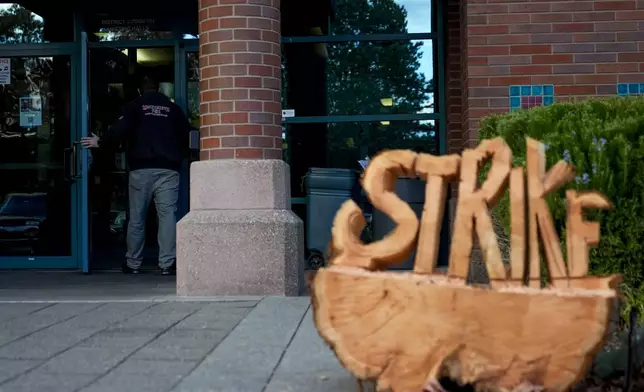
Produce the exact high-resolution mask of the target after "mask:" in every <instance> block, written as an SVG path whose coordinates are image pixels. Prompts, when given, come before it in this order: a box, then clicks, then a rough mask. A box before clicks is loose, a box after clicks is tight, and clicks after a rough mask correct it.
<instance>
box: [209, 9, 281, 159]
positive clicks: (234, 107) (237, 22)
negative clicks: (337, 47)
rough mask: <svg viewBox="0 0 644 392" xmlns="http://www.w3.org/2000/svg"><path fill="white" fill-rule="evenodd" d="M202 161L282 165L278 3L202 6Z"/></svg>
mask: <svg viewBox="0 0 644 392" xmlns="http://www.w3.org/2000/svg"><path fill="white" fill-rule="evenodd" d="M199 34H200V36H199V37H200V42H199V45H200V50H199V52H200V57H199V61H200V70H201V86H200V98H201V107H200V110H201V159H202V160H203V159H262V158H263V159H281V158H282V127H281V122H282V106H281V87H282V85H281V47H280V9H279V0H200V1H199Z"/></svg>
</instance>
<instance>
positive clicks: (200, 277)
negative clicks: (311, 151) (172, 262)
mask: <svg viewBox="0 0 644 392" xmlns="http://www.w3.org/2000/svg"><path fill="white" fill-rule="evenodd" d="M190 182H191V186H190V190H191V195H190V202H191V211H190V212H189V213H188V215H186V216H185V217H184V218H183V219H181V221H180V222H179V223H178V224H177V294H178V295H182V296H215V295H287V296H295V295H299V294H300V289H301V288H302V286H303V281H304V227H303V223H302V221H301V220H300V219H299V218H298V217H297V216H296V215H295V214H294V213H293V212H292V211H291V210H290V203H291V198H290V192H289V184H290V179H289V167H288V165H287V164H286V163H285V162H283V161H281V160H272V159H268V160H253V161H246V160H221V161H202V162H196V163H194V164H193V165H192V167H191V173H190Z"/></svg>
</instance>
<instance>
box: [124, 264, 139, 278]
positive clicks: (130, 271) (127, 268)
mask: <svg viewBox="0 0 644 392" xmlns="http://www.w3.org/2000/svg"><path fill="white" fill-rule="evenodd" d="M121 271H123V273H124V274H134V275H136V274H138V273H139V272H141V271H139V269H138V268H132V267H130V266H129V265H127V263H123V264H122V265H121Z"/></svg>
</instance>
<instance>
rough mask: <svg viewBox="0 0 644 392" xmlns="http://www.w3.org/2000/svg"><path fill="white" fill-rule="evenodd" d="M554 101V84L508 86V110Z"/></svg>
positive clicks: (547, 103)
mask: <svg viewBox="0 0 644 392" xmlns="http://www.w3.org/2000/svg"><path fill="white" fill-rule="evenodd" d="M554 102H555V86H554V85H552V84H536V85H532V86H528V85H524V86H522V85H513V86H510V111H512V112H514V111H515V110H519V109H530V108H531V107H534V106H548V105H552V104H553V103H554Z"/></svg>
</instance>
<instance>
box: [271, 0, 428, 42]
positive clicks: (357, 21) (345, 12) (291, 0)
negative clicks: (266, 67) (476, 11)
mask: <svg viewBox="0 0 644 392" xmlns="http://www.w3.org/2000/svg"><path fill="white" fill-rule="evenodd" d="M335 3H336V5H335V15H334V17H333V20H330V18H329V15H330V14H331V1H330V0H316V1H306V2H304V1H301V0H282V35H283V36H284V37H296V36H318V35H362V34H365V35H366V34H408V33H429V32H431V31H432V12H431V11H432V2H431V0H336V1H335Z"/></svg>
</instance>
